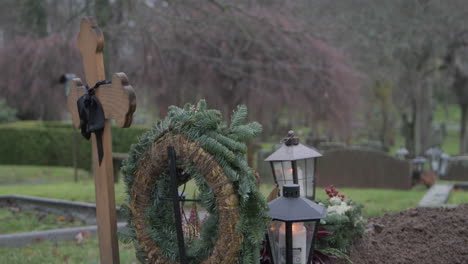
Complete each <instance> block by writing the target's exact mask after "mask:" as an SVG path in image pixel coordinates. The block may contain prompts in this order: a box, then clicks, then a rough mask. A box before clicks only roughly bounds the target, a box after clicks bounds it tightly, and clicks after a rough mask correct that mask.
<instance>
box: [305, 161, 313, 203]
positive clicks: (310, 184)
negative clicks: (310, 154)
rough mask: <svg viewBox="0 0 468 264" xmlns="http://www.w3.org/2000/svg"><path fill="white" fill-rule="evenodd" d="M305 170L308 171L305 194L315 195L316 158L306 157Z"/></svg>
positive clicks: (306, 195)
mask: <svg viewBox="0 0 468 264" xmlns="http://www.w3.org/2000/svg"><path fill="white" fill-rule="evenodd" d="M305 165H306V166H305V172H306V186H307V188H306V193H305V194H304V196H305V197H313V196H314V184H315V179H314V176H315V175H314V172H315V158H311V159H306V160H305Z"/></svg>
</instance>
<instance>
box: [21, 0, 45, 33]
mask: <svg viewBox="0 0 468 264" xmlns="http://www.w3.org/2000/svg"><path fill="white" fill-rule="evenodd" d="M19 4H20V8H21V13H20V17H21V25H22V31H23V33H25V34H32V35H33V36H36V37H45V36H47V34H48V30H47V9H46V7H45V5H46V3H45V1H36V0H23V1H19Z"/></svg>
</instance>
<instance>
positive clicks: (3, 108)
mask: <svg viewBox="0 0 468 264" xmlns="http://www.w3.org/2000/svg"><path fill="white" fill-rule="evenodd" d="M16 120H17V118H16V110H15V109H14V108H11V107H9V106H8V105H7V103H6V101H5V99H0V124H2V123H10V122H14V121H16Z"/></svg>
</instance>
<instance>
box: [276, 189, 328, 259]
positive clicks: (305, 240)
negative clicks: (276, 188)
mask: <svg viewBox="0 0 468 264" xmlns="http://www.w3.org/2000/svg"><path fill="white" fill-rule="evenodd" d="M268 206H269V207H270V216H271V218H272V219H273V221H272V224H271V226H270V227H269V229H268V243H269V247H270V249H271V250H270V252H271V255H272V256H271V257H272V260H273V263H274V264H307V263H311V261H312V257H313V252H314V242H315V237H316V235H317V230H318V227H319V223H320V219H322V218H324V217H325V216H326V214H327V209H326V208H325V207H323V206H321V205H319V204H317V203H315V202H313V201H310V200H308V199H305V198H303V197H300V187H299V185H297V184H291V185H283V196H281V197H279V198H277V199H275V200H273V201H271V202H270V203H268Z"/></svg>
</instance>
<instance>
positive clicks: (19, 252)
mask: <svg viewBox="0 0 468 264" xmlns="http://www.w3.org/2000/svg"><path fill="white" fill-rule="evenodd" d="M119 252H120V263H122V264H133V263H139V262H138V261H137V260H136V258H135V250H134V248H133V245H131V244H123V243H119ZM0 256H1V258H0V263H5V264H6V263H8V264H24V263H27V264H44V263H47V264H55V263H56V264H63V263H67V264H98V263H99V245H98V240H97V237H95V236H94V237H91V238H88V239H85V240H83V241H82V242H81V243H77V242H75V241H68V242H60V243H58V244H56V243H50V242H41V243H37V244H33V245H30V246H28V247H24V248H0Z"/></svg>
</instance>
